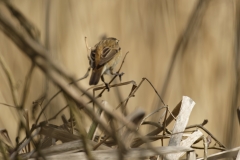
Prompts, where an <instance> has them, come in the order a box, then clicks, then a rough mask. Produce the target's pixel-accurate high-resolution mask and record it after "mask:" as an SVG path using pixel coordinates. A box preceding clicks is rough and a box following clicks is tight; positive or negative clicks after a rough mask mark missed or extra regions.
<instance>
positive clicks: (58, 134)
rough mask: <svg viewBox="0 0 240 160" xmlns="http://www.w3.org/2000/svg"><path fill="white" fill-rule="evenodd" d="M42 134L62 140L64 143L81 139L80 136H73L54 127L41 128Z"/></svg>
mask: <svg viewBox="0 0 240 160" xmlns="http://www.w3.org/2000/svg"><path fill="white" fill-rule="evenodd" d="M40 134H42V135H45V136H47V137H51V138H54V139H57V140H61V141H62V142H70V141H74V140H78V139H80V137H79V136H76V135H73V134H71V133H69V132H67V131H65V130H63V129H60V128H55V127H53V126H43V127H41V132H40Z"/></svg>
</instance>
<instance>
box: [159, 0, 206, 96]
mask: <svg viewBox="0 0 240 160" xmlns="http://www.w3.org/2000/svg"><path fill="white" fill-rule="evenodd" d="M209 2H210V1H209V0H198V2H196V3H197V4H196V7H195V8H194V9H193V12H192V14H191V16H190V18H189V20H188V22H187V25H186V28H185V29H184V31H183V32H182V34H180V36H179V38H178V40H177V42H176V45H175V47H174V51H173V53H172V58H171V62H170V66H169V69H168V73H167V76H166V77H165V80H164V83H163V88H162V91H161V95H162V97H163V98H164V96H165V94H166V91H167V88H168V84H169V82H170V79H171V75H172V72H173V69H174V65H175V62H176V59H177V56H178V55H179V54H180V55H182V54H183V53H184V49H186V46H187V44H188V42H189V40H190V37H191V36H192V35H194V32H195V31H196V30H197V27H198V26H199V25H200V24H201V21H202V18H203V15H204V14H205V11H206V9H207V6H208V3H209Z"/></svg>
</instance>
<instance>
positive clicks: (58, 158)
mask: <svg viewBox="0 0 240 160" xmlns="http://www.w3.org/2000/svg"><path fill="white" fill-rule="evenodd" d="M155 150H157V151H158V152H159V153H161V154H169V153H178V152H188V151H192V149H191V148H188V147H175V146H170V147H156V148H155ZM117 152H118V151H117V150H106V151H93V152H92V154H93V157H94V158H95V160H106V159H111V160H118V156H117ZM155 154H156V153H155V152H153V151H152V150H151V149H141V148H140V149H130V150H128V152H127V154H125V155H124V160H139V159H140V158H146V157H149V156H154V155H155ZM45 158H46V159H47V160H65V159H68V160H79V159H81V160H87V158H86V155H85V153H82V152H80V153H71V154H61V155H54V156H47V157H45ZM29 160H33V159H29Z"/></svg>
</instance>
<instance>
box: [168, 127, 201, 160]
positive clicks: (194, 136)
mask: <svg viewBox="0 0 240 160" xmlns="http://www.w3.org/2000/svg"><path fill="white" fill-rule="evenodd" d="M202 136H203V133H202V132H201V131H199V130H197V131H195V132H193V133H192V134H191V135H190V136H189V137H188V138H187V139H185V140H182V141H181V143H180V145H179V146H182V147H190V146H191V145H192V144H193V143H194V142H195V141H196V140H198V139H199V138H200V137H202ZM184 154H185V153H184V152H182V153H175V154H174V155H171V156H173V157H174V158H173V159H179V158H180V157H181V156H183V155H184ZM169 159H171V158H169Z"/></svg>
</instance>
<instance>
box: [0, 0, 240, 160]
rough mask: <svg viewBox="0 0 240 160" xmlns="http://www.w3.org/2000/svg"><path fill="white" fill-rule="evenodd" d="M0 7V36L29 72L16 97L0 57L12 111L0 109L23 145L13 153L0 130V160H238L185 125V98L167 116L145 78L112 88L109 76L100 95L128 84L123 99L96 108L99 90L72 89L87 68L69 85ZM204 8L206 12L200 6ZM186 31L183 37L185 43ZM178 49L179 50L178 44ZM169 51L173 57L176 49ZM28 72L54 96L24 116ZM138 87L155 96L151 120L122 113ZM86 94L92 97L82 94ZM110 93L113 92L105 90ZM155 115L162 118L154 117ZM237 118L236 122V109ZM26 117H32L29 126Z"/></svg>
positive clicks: (34, 35) (32, 32) (30, 32)
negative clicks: (50, 111)
mask: <svg viewBox="0 0 240 160" xmlns="http://www.w3.org/2000/svg"><path fill="white" fill-rule="evenodd" d="M3 2H4V4H5V6H6V7H7V9H8V10H9V12H10V13H11V14H12V15H13V17H15V18H13V19H11V20H9V19H7V18H6V17H5V15H4V14H2V13H1V14H0V29H1V30H2V32H3V33H4V34H5V35H6V36H7V37H9V39H11V40H12V42H13V43H15V44H16V46H17V47H18V48H19V49H20V50H22V52H23V53H24V54H25V55H26V56H27V57H29V59H31V61H32V65H31V68H29V72H28V74H27V78H26V80H25V83H24V92H23V95H22V96H21V97H18V95H17V94H15V90H14V87H13V86H14V79H13V77H12V76H11V75H12V74H11V71H10V70H9V68H8V66H7V64H6V63H5V60H4V59H3V58H2V57H1V56H0V62H1V69H3V71H4V73H5V75H6V77H7V79H8V81H9V84H10V85H9V86H10V90H11V93H12V98H13V102H14V105H9V104H5V103H0V105H4V106H6V107H12V108H15V109H16V110H18V111H19V112H18V116H19V127H18V133H17V135H18V137H19V135H20V132H21V131H24V133H25V135H24V136H25V137H24V138H22V139H19V138H18V137H17V138H16V139H18V140H17V144H16V145H15V146H14V145H13V144H12V141H11V139H10V138H9V135H8V132H7V130H5V129H1V130H0V133H1V134H0V150H1V155H0V156H1V157H0V158H3V159H30V158H35V159H39V158H41V157H42V158H43V159H69V160H73V159H91V160H92V159H99V160H100V159H107V158H108V159H113V160H114V159H129V160H130V159H131V160H132V159H151V160H153V159H171V160H174V159H180V158H181V157H182V156H186V158H187V159H189V160H195V159H197V154H196V152H202V153H204V157H203V158H202V159H206V158H208V159H218V158H226V157H227V158H236V157H237V158H239V150H240V148H239V147H237V148H234V149H230V150H226V147H225V146H224V145H223V144H222V143H221V142H220V141H219V140H218V139H217V138H216V137H215V136H214V135H213V134H212V133H211V132H210V131H208V130H207V129H206V128H205V127H204V126H205V125H206V124H207V123H208V120H203V122H202V123H200V124H195V125H191V126H187V124H188V120H189V116H190V114H191V112H192V109H193V107H194V105H195V102H194V101H193V100H192V99H191V98H189V97H187V96H183V97H182V100H181V101H180V102H179V103H178V104H176V107H174V108H173V109H170V108H172V107H169V106H167V105H166V104H165V103H164V101H163V99H162V98H161V96H160V94H159V93H158V91H157V90H156V89H155V87H154V86H153V84H152V83H151V82H150V81H149V80H148V79H147V78H142V80H141V81H140V83H139V84H137V83H136V81H134V80H131V81H126V82H121V83H113V82H114V79H116V77H118V76H117V75H115V76H114V77H113V78H112V79H111V80H110V81H109V82H108V86H107V87H108V89H109V88H116V89H118V88H119V87H121V86H125V85H130V91H129V93H128V94H127V95H121V98H120V96H119V95H117V96H119V97H118V99H119V101H118V105H117V106H111V104H109V103H108V101H107V100H104V101H102V103H100V102H99V99H100V98H101V97H102V95H103V94H104V93H105V91H106V89H107V88H106V85H99V86H94V87H91V88H89V89H87V90H86V89H84V88H83V87H82V86H81V84H80V83H76V82H79V81H81V80H83V79H84V78H86V77H88V75H89V72H90V70H91V68H88V70H87V72H86V74H85V75H84V76H83V77H82V78H80V79H78V80H75V79H74V78H73V77H72V76H71V74H69V73H68V72H67V71H66V69H64V68H62V67H61V66H60V65H58V63H56V62H55V61H54V60H53V59H51V57H50V56H49V54H48V50H47V48H44V47H43V45H42V44H41V43H40V42H39V41H38V39H39V35H40V34H39V31H38V29H36V27H35V26H34V25H32V23H31V22H30V21H29V20H28V19H27V18H25V16H24V15H23V14H22V13H20V12H19V11H18V9H17V8H16V7H14V6H13V5H12V4H11V3H10V2H9V1H3ZM205 3H207V2H205V1H201V2H200V1H199V3H198V5H197V8H196V9H197V10H195V12H193V13H194V15H193V16H192V17H195V18H196V17H198V16H200V17H202V12H203V11H204V10H205V9H201V6H203V4H205ZM204 6H205V7H206V5H204ZM14 20H15V21H18V22H19V23H20V24H21V25H22V26H23V28H24V29H25V30H26V33H27V35H26V34H22V32H21V31H19V28H17V27H15V26H14V25H13V24H12V23H11V21H14ZM193 20H194V19H193V18H191V20H190V22H189V23H190V24H193V22H191V21H193ZM200 21H201V19H200V20H199V22H200ZM193 27H196V26H191V25H190V29H189V30H192V29H191V28H193ZM187 30H188V29H187ZM187 30H186V32H185V34H184V35H188V36H189V33H188V32H187ZM180 40H181V38H180ZM178 43H179V44H180V46H181V43H180V42H178ZM184 43H186V42H184ZM177 48H178V47H177ZM175 52H176V53H178V49H176V51H175ZM127 54H128V52H127V53H126V54H125V56H124V58H123V60H122V63H121V65H120V67H119V69H118V70H117V72H116V73H120V71H121V69H122V66H123V64H124V62H125V58H126V56H127ZM172 65H173V64H172ZM35 67H38V68H39V69H40V70H41V71H42V72H43V73H44V74H45V75H46V76H47V77H48V78H49V79H50V80H51V82H52V83H53V84H54V85H56V86H58V87H59V91H58V92H56V93H55V94H54V95H53V96H52V97H51V98H50V99H47V98H46V97H47V96H46V95H47V93H46V92H47V91H44V93H42V95H41V96H40V98H38V99H37V100H33V101H34V103H33V105H32V112H31V113H30V112H28V110H26V109H25V107H26V104H25V102H26V98H27V97H28V92H29V87H30V85H29V84H30V83H31V81H32V79H31V76H32V74H33V73H34V71H35V70H34V68H35ZM167 78H169V77H167ZM69 82H70V83H69ZM144 82H145V83H148V84H149V85H150V87H151V88H152V89H153V90H154V91H155V93H156V96H157V97H158V98H159V102H161V105H159V107H158V108H157V109H155V110H153V111H152V112H151V113H145V111H144V110H142V109H140V108H137V109H136V110H135V111H133V112H132V113H128V112H129V110H128V108H129V103H128V102H129V101H130V100H132V99H133V98H134V97H135V96H137V93H138V92H140V91H139V88H141V86H142V84H143V83H144ZM70 85H71V87H70ZM166 86H167V85H166ZM91 90H92V92H93V93H92V94H90V92H89V91H91ZM96 91H100V93H99V94H97V95H96ZM110 91H111V92H113V90H110ZM164 92H165V91H164ZM60 93H61V94H60ZM48 94H49V93H48ZM60 95H61V96H62V97H63V98H65V100H66V102H67V104H63V106H62V108H61V109H60V110H58V111H57V112H56V113H55V115H53V116H52V117H50V118H49V117H47V116H46V115H45V111H46V109H47V108H48V107H49V106H50V105H51V102H52V101H53V100H55V98H56V97H57V96H60ZM112 96H115V94H112ZM84 98H85V99H87V101H88V103H86V101H84V100H83V99H84ZM121 99H122V100H121ZM65 109H67V110H68V111H69V116H66V115H64V114H63V113H62V112H63V111H64V110H65ZM39 110H40V111H39ZM160 111H161V112H163V113H161V114H160ZM237 113H238V118H239V117H240V116H239V115H240V111H239V108H238V111H237ZM153 115H157V116H158V120H156V121H153V120H149V117H152V116H153ZM60 116H61V117H60ZM29 117H33V121H31V120H30V118H29ZM86 117H88V118H89V119H90V120H91V125H90V126H86V124H85V122H84V119H85V118H86ZM56 118H60V119H61V120H62V124H58V125H57V124H54V123H53V121H52V120H53V119H56ZM42 119H43V120H42ZM171 123H174V128H173V129H170V128H169V125H170V124H171ZM30 124H31V125H30ZM146 126H148V127H149V128H150V127H151V128H152V127H155V129H153V130H149V131H148V133H147V134H146V135H143V134H142V133H141V132H140V131H139V130H141V128H142V127H146ZM205 135H207V136H205ZM166 139H167V140H169V142H168V144H167V143H166V141H165V140H166ZM156 141H157V142H159V146H158V147H154V146H153V144H152V142H156ZM209 149H215V150H217V151H220V152H219V153H216V154H213V155H207V153H208V150H209ZM198 158H199V157H198ZM200 159H201V158H200Z"/></svg>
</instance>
